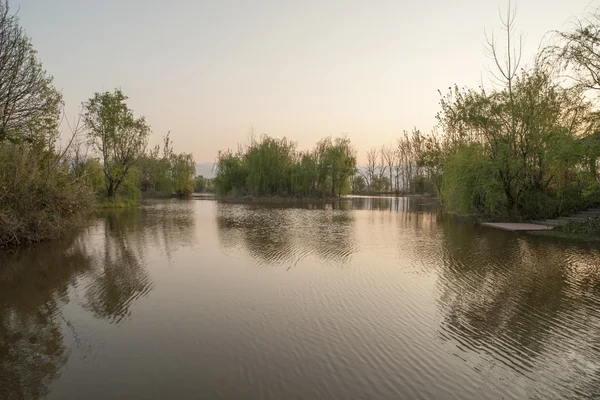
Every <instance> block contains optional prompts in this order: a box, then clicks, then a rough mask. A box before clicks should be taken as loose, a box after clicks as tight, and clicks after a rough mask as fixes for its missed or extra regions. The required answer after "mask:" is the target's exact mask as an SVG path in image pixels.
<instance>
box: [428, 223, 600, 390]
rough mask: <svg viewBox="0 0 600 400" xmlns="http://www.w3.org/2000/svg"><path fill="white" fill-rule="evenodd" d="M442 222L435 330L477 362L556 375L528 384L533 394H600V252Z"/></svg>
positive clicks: (522, 372) (524, 373) (524, 372)
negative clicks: (552, 379)
mask: <svg viewBox="0 0 600 400" xmlns="http://www.w3.org/2000/svg"><path fill="white" fill-rule="evenodd" d="M442 227H443V230H444V243H443V251H444V256H443V265H442V268H441V270H440V272H439V279H438V286H439V290H440V296H439V301H438V304H439V309H440V310H441V313H442V315H443V321H442V325H441V327H440V330H439V335H440V337H441V338H442V339H443V340H445V341H453V342H455V343H457V346H458V348H459V349H461V350H462V351H463V352H464V353H465V354H464V357H466V358H467V359H468V358H469V357H474V354H478V355H479V357H482V359H483V360H484V361H481V360H480V361H477V362H478V365H477V366H476V367H477V368H478V369H482V370H485V369H493V368H494V367H493V365H494V364H495V363H501V364H503V365H505V366H508V367H509V368H510V369H511V370H513V371H515V372H516V373H517V374H519V375H522V376H525V377H527V376H529V377H532V379H533V376H538V377H539V376H540V374H539V372H540V370H550V371H552V372H549V373H548V375H549V376H555V377H560V381H559V380H557V381H556V382H540V383H539V385H538V386H536V385H531V387H532V389H531V390H532V392H533V393H532V395H534V394H535V395H537V396H545V395H549V393H552V392H547V391H548V390H550V389H549V388H550V387H553V388H554V390H556V391H558V392H559V393H561V394H562V395H565V396H566V395H568V394H569V393H570V394H572V393H574V392H577V391H580V392H581V393H582V394H585V395H589V394H590V393H596V394H600V393H599V392H598V391H597V390H598V389H593V388H594V385H597V384H598V383H599V381H598V379H599V377H600V361H599V360H600V346H599V344H600V341H599V340H598V336H597V329H598V328H600V307H599V306H600V304H598V300H597V299H598V298H600V251H598V249H594V248H593V247H590V248H587V249H586V248H585V247H581V244H580V243H579V244H578V245H577V246H573V247H570V246H568V245H565V243H564V242H560V243H559V242H554V241H553V240H548V239H547V238H536V237H533V236H518V235H506V234H505V233H503V232H496V231H490V230H485V231H484V230H483V229H473V227H472V226H470V224H468V223H460V222H457V221H443V222H442ZM582 321H586V322H585V323H581V322H582ZM557 328H559V329H557ZM482 349H485V351H483V352H482ZM590 349H595V350H594V351H591V352H590ZM474 359H478V357H475V358H474ZM561 360H564V361H565V363H563V362H560V361H561ZM567 361H568V362H567ZM482 363H483V364H482ZM598 388H600V387H598Z"/></svg>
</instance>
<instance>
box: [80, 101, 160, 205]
mask: <svg viewBox="0 0 600 400" xmlns="http://www.w3.org/2000/svg"><path fill="white" fill-rule="evenodd" d="M125 100H127V97H126V96H125V95H124V94H123V93H122V92H121V90H119V89H116V90H115V91H114V92H113V93H110V92H104V93H96V94H95V95H94V97H92V98H91V99H89V100H88V101H87V102H85V103H83V107H84V114H83V118H84V123H85V126H86V128H87V129H88V138H89V140H90V143H91V144H92V146H93V148H94V149H95V150H96V151H97V153H98V154H99V155H100V157H101V160H102V167H103V170H104V177H105V184H106V197H107V198H108V199H109V200H111V201H114V200H115V197H116V195H117V194H118V193H119V189H120V186H121V184H122V183H123V180H124V179H125V177H126V176H127V174H128V173H129V171H130V169H131V167H132V166H133V164H134V162H135V160H136V159H137V157H139V156H140V155H141V154H142V153H143V152H144V150H145V148H146V142H147V138H148V134H149V132H150V127H149V126H148V124H147V123H146V120H145V118H144V117H138V118H136V117H134V115H133V112H132V111H131V110H130V109H129V107H128V106H127V104H126V103H125Z"/></svg>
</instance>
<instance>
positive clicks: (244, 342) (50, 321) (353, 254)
mask: <svg viewBox="0 0 600 400" xmlns="http://www.w3.org/2000/svg"><path fill="white" fill-rule="evenodd" d="M0 398H1V399H3V400H5V399H61V400H62V399H88V400H90V399H91V400H95V399H167V398H169V399H598V398H600V246H599V245H597V244H592V243H585V242H577V241H569V240H564V239H554V238H548V237H540V236H533V235H527V234H519V233H511V232H504V231H496V230H493V229H492V228H485V227H480V226H476V225H474V224H473V223H471V222H469V221H464V220H460V219H456V218H451V217H449V216H443V215H441V214H440V213H439V211H438V209H437V206H436V205H435V204H432V203H431V200H430V199H419V198H361V197H357V198H351V199H346V200H343V201H341V202H336V203H332V204H303V205H274V204H271V205H257V204H225V203H220V202H217V201H213V200H189V201H178V200H167V201H153V202H149V203H148V204H146V205H145V206H143V207H140V208H132V209H123V210H116V211H110V212H104V213H102V215H100V216H99V217H98V218H97V219H95V220H94V221H93V222H92V223H91V225H90V226H89V227H88V228H86V229H85V230H83V231H81V232H77V233H74V234H73V236H72V237H70V238H65V239H61V240H59V241H54V242H47V243H42V244H40V245H37V246H33V247H31V248H24V249H19V250H18V251H16V252H15V253H11V254H4V255H2V256H1V258H0Z"/></svg>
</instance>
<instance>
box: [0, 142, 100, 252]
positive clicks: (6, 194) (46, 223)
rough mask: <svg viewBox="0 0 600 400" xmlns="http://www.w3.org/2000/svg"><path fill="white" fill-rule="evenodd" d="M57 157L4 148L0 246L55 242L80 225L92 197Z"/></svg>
mask: <svg viewBox="0 0 600 400" xmlns="http://www.w3.org/2000/svg"><path fill="white" fill-rule="evenodd" d="M58 161H59V160H57V156H56V154H54V153H53V152H51V151H48V150H46V149H44V148H43V147H38V146H36V145H35V144H10V143H6V142H5V143H1V144H0V248H7V247H13V246H19V245H24V244H30V243H34V242H39V241H42V240H47V239H53V238H57V237H59V236H61V235H63V234H65V233H67V232H70V231H71V230H72V229H73V228H74V227H76V226H78V225H79V224H80V223H82V222H83V221H84V220H85V219H86V217H88V216H89V215H90V213H91V210H92V209H93V203H94V195H93V193H92V191H91V190H90V188H89V187H88V186H87V185H86V183H85V182H83V181H82V180H81V179H78V178H76V177H75V176H74V175H73V174H71V173H69V171H68V168H67V166H66V165H65V164H62V163H60V162H58Z"/></svg>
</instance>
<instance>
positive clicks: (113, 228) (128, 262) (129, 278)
mask: <svg viewBox="0 0 600 400" xmlns="http://www.w3.org/2000/svg"><path fill="white" fill-rule="evenodd" d="M173 204H175V203H173ZM175 205H176V208H175V210H171V209H170V206H169V203H165V202H163V203H161V204H159V205H158V206H156V207H153V206H150V207H142V208H139V209H124V210H117V211H111V212H105V213H103V214H102V215H101V216H100V218H99V220H98V221H97V222H96V223H95V224H94V225H93V226H92V227H90V228H89V229H87V230H85V231H83V232H80V233H79V234H77V235H74V236H73V237H71V238H70V239H65V240H59V241H53V242H48V243H42V244H40V245H36V246H34V247H31V248H26V249H20V250H19V251H17V252H15V253H14V254H12V255H10V254H4V255H3V256H2V257H1V258H0V399H2V400H5V399H6V400H13V399H42V398H44V397H46V396H47V395H48V392H49V387H50V384H51V383H52V381H53V380H55V379H56V378H58V376H59V375H60V370H61V368H62V367H63V366H64V365H65V364H66V362H67V360H68V358H69V353H70V352H69V348H68V347H67V344H65V337H64V334H65V330H67V331H71V334H73V336H77V332H76V330H77V326H76V324H73V323H72V321H68V320H67V319H66V318H65V316H63V307H64V305H65V304H67V303H77V302H78V301H82V302H83V307H84V309H86V310H89V311H90V312H91V313H92V315H94V316H95V317H96V318H100V319H104V320H106V321H108V322H111V323H122V322H124V320H125V318H126V317H127V316H128V315H130V313H131V307H132V305H133V304H134V303H135V301H136V300H137V299H139V298H140V297H142V296H147V295H148V294H149V293H150V291H151V290H152V288H153V287H154V284H153V282H152V279H151V276H150V274H149V272H148V271H147V270H146V267H145V258H144V254H146V253H147V252H148V251H149V249H150V248H152V247H157V246H160V247H161V248H162V251H164V252H165V253H167V254H169V253H172V252H174V251H176V249H177V248H178V247H179V246H187V245H191V244H192V243H193V242H194V219H193V209H192V204H191V203H190V204H183V203H177V204H175ZM173 211H174V212H173ZM76 287H83V295H82V296H83V297H82V298H81V299H80V298H79V295H78V293H77V292H76V291H73V288H76ZM73 339H74V340H75V341H76V342H77V340H78V339H77V338H76V337H74V338H73Z"/></svg>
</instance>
